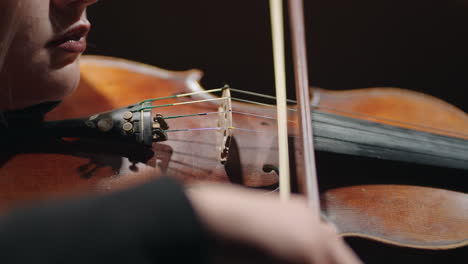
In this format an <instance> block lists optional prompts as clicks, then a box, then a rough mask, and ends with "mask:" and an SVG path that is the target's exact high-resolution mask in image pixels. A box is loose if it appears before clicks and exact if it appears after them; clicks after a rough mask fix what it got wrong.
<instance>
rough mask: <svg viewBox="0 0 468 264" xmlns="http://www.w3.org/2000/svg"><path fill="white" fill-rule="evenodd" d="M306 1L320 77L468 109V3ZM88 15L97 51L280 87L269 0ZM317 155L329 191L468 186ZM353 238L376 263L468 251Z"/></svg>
mask: <svg viewBox="0 0 468 264" xmlns="http://www.w3.org/2000/svg"><path fill="white" fill-rule="evenodd" d="M304 2H305V9H306V26H307V37H308V53H309V54H308V59H309V75H310V82H311V85H314V86H319V87H322V88H326V89H332V90H342V89H353V88H364V87H375V86H393V87H401V88H406V89H411V90H416V91H420V92H423V93H426V94H430V95H433V96H436V97H439V98H441V99H443V100H445V101H448V102H450V103H451V104H454V105H456V106H458V107H459V108H461V109H463V110H464V111H465V112H468V100H467V94H468V93H467V91H466V89H467V87H468V27H467V26H468V1H463V0H411V1H408V0H381V1H375V0H352V1H350V0H315V1H310V0H305V1H304ZM89 17H90V20H91V21H92V22H93V25H94V26H93V31H92V33H91V35H90V38H89V42H90V43H91V48H90V49H89V51H88V53H90V54H101V55H109V56H115V57H121V58H127V59H131V60H135V61H140V62H145V63H148V64H152V65H155V66H158V67H161V68H165V69H170V70H186V69H190V68H198V69H201V70H203V71H204V72H205V77H204V78H203V80H202V84H203V86H204V87H205V88H217V87H219V86H222V85H224V84H225V83H228V84H230V85H231V86H233V87H236V88H239V89H245V90H252V91H259V92H264V93H267V94H274V85H273V78H274V77H273V66H272V55H271V54H272V49H271V36H270V25H269V9H268V1H267V0H237V1H223V0H205V1H180V0H170V1H142V0H133V1H128V0H112V1H102V2H101V3H99V4H97V5H96V6H94V7H92V8H91V9H90V10H89ZM289 96H290V97H294V94H293V92H292V91H290V93H289ZM427 111H431V109H427ZM317 159H318V165H319V175H320V177H321V178H320V185H321V188H322V189H327V188H333V187H337V186H343V185H349V184H361V183H366V184H367V183H396V184H415V185H422V186H432V187H439V188H441V187H442V188H447V189H451V190H457V191H463V192H467V191H468V187H467V185H468V184H467V183H468V180H467V177H466V176H468V175H467V173H466V172H464V171H459V170H447V169H441V168H434V167H429V166H416V165H410V164H404V163H399V162H384V161H376V160H370V159H365V158H357V157H349V156H345V155H336V154H329V153H318V158H317ZM352 242H353V244H352V245H353V247H355V248H356V250H357V251H358V252H359V254H360V255H361V256H362V257H363V258H364V260H366V262H372V263H394V262H397V261H398V262H399V263H409V262H412V263H458V262H459V261H460V262H459V263H463V261H462V260H461V259H462V258H461V257H465V260H466V257H468V256H467V255H468V254H467V250H466V249H463V250H457V251H449V252H430V253H428V252H424V251H414V250H404V249H403V250H400V249H398V250H397V249H395V248H391V247H384V248H381V247H376V246H374V245H371V243H369V242H365V241H352ZM369 252H373V254H369ZM389 252H390V253H389ZM402 256H404V257H402ZM402 259H404V261H401V260H402Z"/></svg>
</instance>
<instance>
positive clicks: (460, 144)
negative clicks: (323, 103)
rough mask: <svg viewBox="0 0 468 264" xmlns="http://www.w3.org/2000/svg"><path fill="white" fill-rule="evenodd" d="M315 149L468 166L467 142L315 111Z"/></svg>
mask: <svg viewBox="0 0 468 264" xmlns="http://www.w3.org/2000/svg"><path fill="white" fill-rule="evenodd" d="M313 128H314V142H315V149H316V150H321V151H326V152H334V153H340V154H348V155H356V156H364V157H371V158H378V159H385V160H395V161H403V162H410V163H419V164H424V165H432V166H440V167H448V168H455V169H463V170H468V144H467V143H468V142H467V140H465V139H462V138H454V137H448V136H442V135H438V134H432V133H427V132H422V131H417V130H411V129H406V128H402V127H397V126H391V125H386V124H381V123H376V122H371V121H367V120H362V119H357V118H351V117H346V116H341V115H336V114H332V113H325V112H320V111H314V113H313Z"/></svg>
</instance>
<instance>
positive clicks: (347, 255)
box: [330, 238, 362, 264]
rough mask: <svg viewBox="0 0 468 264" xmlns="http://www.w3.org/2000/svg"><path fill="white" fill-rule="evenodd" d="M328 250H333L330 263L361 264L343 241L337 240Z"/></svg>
mask: <svg viewBox="0 0 468 264" xmlns="http://www.w3.org/2000/svg"><path fill="white" fill-rule="evenodd" d="M330 250H333V252H332V253H333V254H332V262H331V263H337V264H338V263H339V264H362V261H361V260H360V259H359V258H358V256H357V255H356V254H355V253H354V252H353V251H352V250H351V248H350V247H349V246H348V245H346V243H345V242H344V240H343V239H341V238H338V239H337V240H336V242H334V243H331V245H330Z"/></svg>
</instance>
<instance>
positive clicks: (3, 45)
mask: <svg viewBox="0 0 468 264" xmlns="http://www.w3.org/2000/svg"><path fill="white" fill-rule="evenodd" d="M2 1H4V0H2ZM21 2H22V0H17V1H14V3H13V4H12V8H11V12H8V13H7V14H2V15H4V16H5V19H6V23H5V24H4V25H3V27H4V30H3V31H2V30H1V28H0V72H1V71H2V69H3V64H4V62H5V57H6V55H7V53H8V50H9V48H10V45H11V42H12V40H13V37H14V36H15V33H16V29H17V27H18V21H19V19H15V18H17V12H18V10H19V9H20V8H21Z"/></svg>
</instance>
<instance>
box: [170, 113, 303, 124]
mask: <svg viewBox="0 0 468 264" xmlns="http://www.w3.org/2000/svg"><path fill="white" fill-rule="evenodd" d="M227 112H231V113H233V114H238V115H246V116H253V117H258V118H264V119H270V120H278V119H277V118H274V117H271V116H265V115H258V114H252V113H245V112H240V111H219V112H206V113H197V114H187V115H175V116H166V117H163V119H177V118H184V117H195V116H208V115H214V114H223V113H227ZM288 122H290V123H297V122H296V121H293V120H288Z"/></svg>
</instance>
